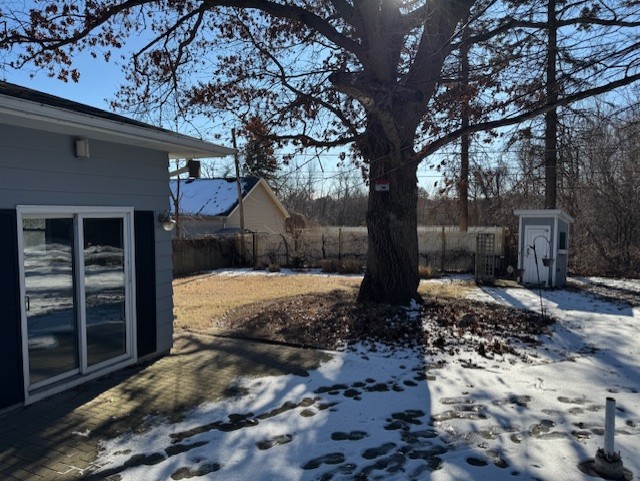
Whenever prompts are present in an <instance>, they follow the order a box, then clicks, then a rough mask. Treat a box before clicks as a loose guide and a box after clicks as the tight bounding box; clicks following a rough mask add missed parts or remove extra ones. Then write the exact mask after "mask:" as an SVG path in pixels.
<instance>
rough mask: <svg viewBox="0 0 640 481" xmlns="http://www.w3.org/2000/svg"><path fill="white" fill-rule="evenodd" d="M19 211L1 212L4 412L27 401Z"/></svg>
mask: <svg viewBox="0 0 640 481" xmlns="http://www.w3.org/2000/svg"><path fill="white" fill-rule="evenodd" d="M16 229H17V224H16V211H15V210H4V209H3V210H0V372H1V373H2V375H1V377H0V384H1V385H2V388H0V409H2V408H5V407H7V406H11V405H13V404H17V403H21V402H22V401H24V384H23V381H24V380H23V371H22V335H21V330H20V287H19V274H18V272H19V271H18V238H17V232H16Z"/></svg>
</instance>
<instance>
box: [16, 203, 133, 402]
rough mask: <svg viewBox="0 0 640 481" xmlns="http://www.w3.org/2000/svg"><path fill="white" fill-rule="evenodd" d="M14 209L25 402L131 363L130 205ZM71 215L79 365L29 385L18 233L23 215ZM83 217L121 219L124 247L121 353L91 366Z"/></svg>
mask: <svg viewBox="0 0 640 481" xmlns="http://www.w3.org/2000/svg"><path fill="white" fill-rule="evenodd" d="M16 212H17V216H16V217H17V234H18V236H17V237H18V262H19V272H20V299H21V302H20V312H21V330H22V363H23V379H24V383H23V384H24V395H25V404H31V403H33V402H36V401H38V400H40V399H42V398H44V397H47V396H50V395H52V394H55V393H58V392H62V391H64V390H66V389H69V388H71V387H73V386H76V385H78V384H81V383H83V382H86V381H88V380H90V379H94V378H97V377H99V376H101V375H104V374H105V373H106V372H109V371H114V370H116V369H120V368H122V367H125V366H127V365H130V364H133V363H134V362H135V360H136V358H137V350H136V344H137V342H136V329H135V325H136V309H135V299H136V295H135V269H134V266H135V257H134V256H135V249H134V246H135V240H134V223H133V220H134V219H133V214H134V209H133V207H92V206H37V205H27V206H25V205H19V206H17V207H16ZM38 217H40V218H73V222H74V244H75V245H76V248H75V249H74V253H73V255H74V256H75V259H74V261H75V265H76V268H75V271H74V273H73V277H74V288H75V292H76V299H77V313H78V314H77V317H78V318H77V319H76V322H77V327H78V329H77V333H76V334H77V337H78V339H77V342H78V355H79V368H78V369H74V370H72V371H69V372H67V373H63V374H60V375H58V376H55V377H53V378H50V379H47V380H45V381H40V382H37V383H34V384H33V385H30V383H29V376H30V374H29V345H28V342H29V339H28V326H27V311H26V305H25V302H24V299H25V296H26V286H25V272H24V239H23V234H22V229H23V227H22V224H23V222H22V221H23V218H38ZM85 218H121V219H122V220H123V228H124V230H123V247H124V273H125V281H124V284H125V332H126V343H125V353H124V354H122V355H120V356H117V357H115V358H112V359H109V360H107V361H103V362H101V363H98V364H96V365H93V366H88V361H87V344H86V313H85V309H84V308H85V288H84V257H83V253H84V252H83V249H82V248H80V247H79V246H82V245H84V242H83V241H84V239H83V229H82V226H83V221H84V219H85Z"/></svg>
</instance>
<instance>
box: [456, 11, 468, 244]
mask: <svg viewBox="0 0 640 481" xmlns="http://www.w3.org/2000/svg"><path fill="white" fill-rule="evenodd" d="M467 22H469V19H467ZM469 35H470V32H469V25H468V23H467V25H465V26H464V28H463V30H462V44H461V45H460V83H461V85H462V93H463V96H464V97H463V101H462V106H461V109H460V114H461V115H460V119H461V123H460V128H461V129H462V130H465V129H467V128H468V127H469V124H470V119H469V103H470V98H469V96H470V92H469V44H468V43H467V42H468V41H469ZM470 145H471V134H468V133H467V134H464V135H463V136H462V137H461V138H460V182H459V184H458V198H459V202H460V223H459V226H460V231H461V232H467V231H468V230H469V147H470Z"/></svg>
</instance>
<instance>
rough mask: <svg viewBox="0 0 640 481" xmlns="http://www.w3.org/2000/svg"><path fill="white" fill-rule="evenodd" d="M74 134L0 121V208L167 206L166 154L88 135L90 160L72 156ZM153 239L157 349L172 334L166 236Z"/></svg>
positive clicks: (161, 234)
mask: <svg viewBox="0 0 640 481" xmlns="http://www.w3.org/2000/svg"><path fill="white" fill-rule="evenodd" d="M75 138H76V137H74V136H73V135H72V134H71V135H62V134H54V133H49V132H43V131H40V130H32V129H27V128H23V127H16V126H9V125H3V124H0V209H14V208H15V207H16V205H69V206H76V205H77V206H130V207H133V208H134V209H136V210H147V211H149V210H151V211H154V212H155V213H156V214H157V213H159V212H162V211H163V210H165V209H167V208H168V200H167V199H168V198H169V186H168V182H167V169H168V160H167V154H166V153H163V152H158V151H153V150H149V149H143V148H136V147H132V146H122V145H118V144H114V143H108V142H103V141H97V140H92V139H89V144H90V158H88V159H79V158H76V157H75V155H74V147H75ZM155 238H156V254H157V261H156V301H157V302H156V304H157V320H158V323H157V351H158V352H162V351H167V350H169V349H170V348H171V342H172V334H173V305H172V297H171V296H172V288H171V279H172V264H171V243H170V241H169V238H170V234H169V233H168V232H166V231H164V230H163V229H162V227H161V226H160V224H159V223H156V228H155Z"/></svg>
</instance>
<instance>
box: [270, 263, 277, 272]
mask: <svg viewBox="0 0 640 481" xmlns="http://www.w3.org/2000/svg"><path fill="white" fill-rule="evenodd" d="M267 270H268V271H269V272H280V264H274V263H271V264H269V266H268V267H267Z"/></svg>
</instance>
